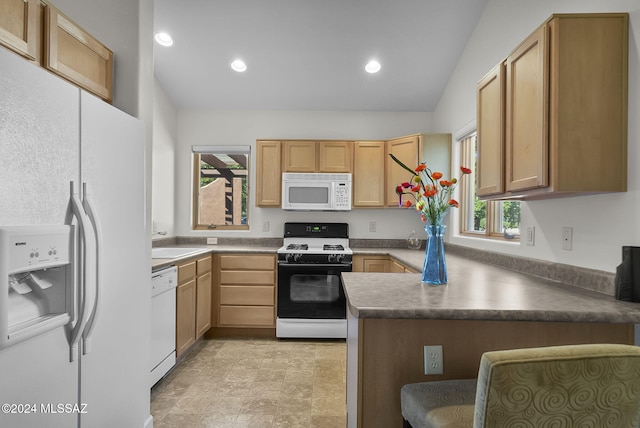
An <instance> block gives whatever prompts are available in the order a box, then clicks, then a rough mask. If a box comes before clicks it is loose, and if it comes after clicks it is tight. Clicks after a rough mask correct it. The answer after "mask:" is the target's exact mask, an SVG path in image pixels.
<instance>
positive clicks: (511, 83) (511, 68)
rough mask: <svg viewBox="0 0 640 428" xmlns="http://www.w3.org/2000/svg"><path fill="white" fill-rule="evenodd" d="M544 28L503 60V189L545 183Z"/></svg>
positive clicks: (546, 94)
mask: <svg viewBox="0 0 640 428" xmlns="http://www.w3.org/2000/svg"><path fill="white" fill-rule="evenodd" d="M548 57H549V53H548V44H547V26H546V25H543V26H542V27H540V28H539V29H538V30H537V31H536V32H534V33H533V34H532V35H530V36H529V37H528V38H527V39H526V40H525V41H524V42H523V43H522V44H521V45H520V46H519V47H518V48H517V49H516V50H515V51H514V52H513V53H512V54H511V55H509V56H508V57H507V60H506V85H507V91H506V97H507V98H506V113H507V117H506V144H507V145H506V158H507V164H506V190H508V191H517V190H524V189H533V188H537V187H543V186H547V185H548V184H549V182H548V163H549V160H548V159H549V156H548V140H547V135H548V127H549V122H548V118H549V113H548V106H549V101H548V94H549V83H548V77H547V76H548V73H547V70H548Z"/></svg>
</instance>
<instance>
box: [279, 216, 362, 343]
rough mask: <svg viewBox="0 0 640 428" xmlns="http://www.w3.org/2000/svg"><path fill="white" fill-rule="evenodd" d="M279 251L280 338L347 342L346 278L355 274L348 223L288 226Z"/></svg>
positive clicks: (289, 224)
mask: <svg viewBox="0 0 640 428" xmlns="http://www.w3.org/2000/svg"><path fill="white" fill-rule="evenodd" d="M284 232H285V233H284V242H283V244H284V245H283V246H282V247H281V248H280V249H279V250H278V310H277V319H276V336H277V337H281V338H283V337H297V338H346V334H347V323H346V299H345V296H344V290H343V288H342V278H341V276H340V274H341V273H342V272H350V271H351V259H352V254H353V251H352V250H351V249H350V248H349V225H348V224H346V223H285V225H284Z"/></svg>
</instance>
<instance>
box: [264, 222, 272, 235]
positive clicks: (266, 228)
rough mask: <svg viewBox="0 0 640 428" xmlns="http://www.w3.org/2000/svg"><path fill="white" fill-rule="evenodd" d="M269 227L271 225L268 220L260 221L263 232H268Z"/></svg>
mask: <svg viewBox="0 0 640 428" xmlns="http://www.w3.org/2000/svg"><path fill="white" fill-rule="evenodd" d="M270 227H271V225H270V224H269V222H268V221H265V222H263V223H262V231H263V232H268V231H269V228H270Z"/></svg>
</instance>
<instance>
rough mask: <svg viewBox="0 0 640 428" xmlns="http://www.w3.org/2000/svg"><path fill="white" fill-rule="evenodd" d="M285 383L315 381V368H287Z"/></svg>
mask: <svg viewBox="0 0 640 428" xmlns="http://www.w3.org/2000/svg"><path fill="white" fill-rule="evenodd" d="M284 382H285V383H313V370H298V369H287V372H286V373H285V375H284Z"/></svg>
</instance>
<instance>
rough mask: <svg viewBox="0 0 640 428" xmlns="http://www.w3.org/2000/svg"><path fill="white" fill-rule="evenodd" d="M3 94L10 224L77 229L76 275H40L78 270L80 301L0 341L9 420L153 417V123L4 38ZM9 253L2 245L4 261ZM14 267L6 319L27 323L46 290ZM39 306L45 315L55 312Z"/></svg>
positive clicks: (3, 171)
mask: <svg viewBox="0 0 640 428" xmlns="http://www.w3.org/2000/svg"><path fill="white" fill-rule="evenodd" d="M0 93H1V94H2V96H1V97H0V159H2V161H1V162H2V167H1V168H0V229H2V228H3V227H4V228H6V229H10V230H14V229H16V228H18V230H19V231H20V233H22V231H29V230H31V231H38V230H45V229H47V227H48V226H53V227H54V228H57V229H60V228H64V227H70V231H71V232H70V233H69V235H68V236H69V238H68V240H69V242H70V244H69V245H70V247H71V249H70V251H69V254H70V255H69V258H70V259H69V263H68V265H66V264H65V265H64V266H66V267H65V269H67V274H66V275H53V274H52V273H50V272H48V271H47V269H46V268H43V269H41V270H42V271H43V274H39V277H41V278H44V282H41V284H42V283H43V284H44V286H45V287H47V286H50V285H49V283H52V285H51V286H50V287H51V289H54V286H55V284H53V283H55V282H56V281H58V280H59V281H68V283H65V284H66V285H65V286H58V287H59V288H58V289H60V290H69V291H68V292H67V296H66V298H67V299H68V300H67V302H70V304H69V305H67V306H64V305H58V306H57V308H58V309H57V311H58V312H64V311H66V310H67V309H68V311H67V312H66V313H67V315H66V318H65V316H64V315H60V316H57V319H59V320H65V321H64V323H62V322H60V323H58V324H63V325H53V324H51V325H50V328H43V329H42V331H39V330H38V331H37V334H34V335H33V337H28V338H23V339H21V340H19V341H15V343H14V342H12V341H5V342H4V343H5V344H6V343H8V344H9V345H8V346H5V347H4V348H3V349H0V378H1V379H2V382H0V397H1V398H2V400H1V401H2V402H3V403H7V404H9V405H10V406H13V407H9V408H8V409H9V412H8V413H7V412H4V408H3V412H2V413H0V426H2V427H5V426H6V427H13V428H26V427H44V426H46V427H64V428H68V427H91V428H93V427H97V428H101V427H105V428H106V427H115V426H121V427H132V428H136V427H137V428H143V427H145V426H150V425H152V422H151V421H152V419H151V416H150V410H149V394H150V391H149V385H148V377H149V347H150V343H149V340H150V339H149V338H150V326H149V318H150V303H151V302H150V289H151V287H150V284H149V266H150V249H149V245H148V239H147V224H146V216H145V206H144V204H145V187H144V186H145V172H144V170H145V161H144V131H143V126H142V123H141V122H140V121H139V120H137V119H135V118H133V117H131V116H129V115H127V114H125V113H123V112H122V111H120V110H118V109H116V108H114V107H113V106H111V105H109V104H107V103H105V102H103V101H101V100H100V99H98V98H96V97H94V96H93V95H90V94H88V93H86V92H84V91H82V90H80V89H78V88H76V87H74V86H72V85H71V84H69V83H67V82H65V81H63V80H62V79H60V78H58V77H56V76H54V75H52V74H50V73H48V72H47V71H45V70H43V69H41V68H39V67H37V66H35V65H34V64H31V63H29V62H28V61H26V60H24V59H23V58H21V57H19V56H17V55H15V54H13V53H11V52H9V51H7V50H4V49H0ZM74 192H75V196H74V198H75V201H76V203H75V208H73V206H74V203H73V202H72V195H71V193H74ZM72 212H75V216H74V215H72ZM78 215H82V216H86V217H88V218H89V219H90V222H89V223H90V224H82V223H81V222H80V221H79V220H78V219H77V216H78ZM63 230H64V229H63ZM25 233H27V234H28V232H25ZM34 233H35V232H34ZM83 236H86V239H85V238H83ZM89 238H91V239H89ZM20 242H23V241H20ZM42 245H44V244H42ZM37 250H38V252H39V251H40V250H41V249H40V248H38V249H37ZM45 250H46V251H48V250H49V248H46V249H45ZM10 252H11V251H8V253H10ZM9 257H10V256H9V254H7V252H5V251H3V252H0V266H2V265H6V266H9V264H8V258H9ZM59 264H63V263H62V262H59ZM21 269H24V270H26V271H29V269H30V268H29V267H28V265H27V267H22V268H21ZM34 269H35V267H34ZM2 272H3V270H2V269H0V273H2ZM11 272H12V271H9V275H8V277H9V278H8V277H6V275H5V277H4V278H0V281H1V283H0V293H3V294H2V295H1V296H0V302H7V304H8V309H6V308H5V309H2V310H0V327H1V326H3V325H4V324H11V323H12V322H13V323H16V322H18V321H16V320H20V311H23V310H24V311H26V309H21V308H23V307H24V308H27V307H29V299H32V300H33V301H35V300H34V299H35V297H34V296H35V294H37V293H38V292H40V288H38V286H37V284H38V282H37V281H36V282H33V283H32V282H29V281H31V280H30V279H28V280H25V281H27V282H26V285H25V284H20V283H19V279H20V278H23V276H20V275H17V274H16V275H14V274H13V273H11ZM27 273H28V272H27ZM38 273H39V272H38ZM36 278H37V277H36ZM10 281H12V283H11V284H9V282H10ZM23 282H24V281H23ZM30 284H31V285H30ZM19 291H20V292H23V293H24V294H22V295H21V294H20V293H19ZM31 292H33V293H35V294H34V295H31ZM36 297H37V296H36ZM31 307H33V305H31ZM38 308H39V309H38V310H39V311H40V313H38V312H37V311H36V312H34V310H32V315H29V316H31V317H32V318H33V319H34V320H35V321H34V322H36V321H38V320H39V319H40V318H39V317H42V319H44V318H46V317H47V312H48V311H50V309H49V308H48V307H47V306H46V305H41V306H39V307H38ZM60 308H62V309H60ZM9 314H11V317H12V318H11V320H9ZM16 314H18V315H16ZM33 314H35V315H33ZM25 316H27V315H25ZM34 317H35V318H34ZM5 318H6V321H4V320H5ZM3 321H4V324H3ZM9 327H10V328H14V329H16V327H15V326H13V327H12V326H9ZM74 336H77V337H78V340H77V345H75V346H74V343H73V340H72V338H73V337H74Z"/></svg>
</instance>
